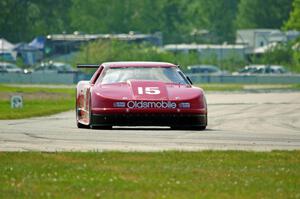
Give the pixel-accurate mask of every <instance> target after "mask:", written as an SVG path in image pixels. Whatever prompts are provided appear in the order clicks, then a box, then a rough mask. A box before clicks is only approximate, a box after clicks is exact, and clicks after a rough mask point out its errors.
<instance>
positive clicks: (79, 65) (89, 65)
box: [77, 64, 100, 68]
mask: <svg viewBox="0 0 300 199" xmlns="http://www.w3.org/2000/svg"><path fill="white" fill-rule="evenodd" d="M99 66H100V64H77V68H99Z"/></svg>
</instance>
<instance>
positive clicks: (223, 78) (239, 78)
mask: <svg viewBox="0 0 300 199" xmlns="http://www.w3.org/2000/svg"><path fill="white" fill-rule="evenodd" d="M188 76H189V78H190V79H191V80H192V81H193V82H194V83H242V84H299V83H300V75H199V74H188Z"/></svg>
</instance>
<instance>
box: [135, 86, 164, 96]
mask: <svg viewBox="0 0 300 199" xmlns="http://www.w3.org/2000/svg"><path fill="white" fill-rule="evenodd" d="M144 93H145V94H148V95H158V94H160V90H159V88H158V87H145V88H143V87H138V94H139V95H143V94H144Z"/></svg>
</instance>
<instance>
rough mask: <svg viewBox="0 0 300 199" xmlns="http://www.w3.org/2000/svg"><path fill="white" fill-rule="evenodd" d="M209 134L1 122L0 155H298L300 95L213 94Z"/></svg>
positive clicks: (61, 119) (66, 121)
mask: <svg viewBox="0 0 300 199" xmlns="http://www.w3.org/2000/svg"><path fill="white" fill-rule="evenodd" d="M207 101H208V104H209V105H208V108H209V125H208V128H207V130H205V131H184V130H170V129H169V128H168V127H150V128H149V127H148V128H136V127H135V128H132V127H128V128H127V127H126V128H125V127H119V128H118V127H116V128H114V129H113V130H92V129H77V127H76V125H75V113H74V111H70V112H65V113H61V114H58V115H53V116H49V117H39V118H30V119H22V120H2V121H0V151H103V150H121V151H162V150H189V151H194V150H255V151H270V150H294V149H298V150H299V149H300V93H299V92H286V93H279V92H278V93H209V94H207Z"/></svg>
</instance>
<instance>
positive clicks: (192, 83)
mask: <svg viewBox="0 0 300 199" xmlns="http://www.w3.org/2000/svg"><path fill="white" fill-rule="evenodd" d="M186 78H187V79H188V80H189V82H190V84H192V85H193V82H192V80H191V79H190V78H189V76H186Z"/></svg>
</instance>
